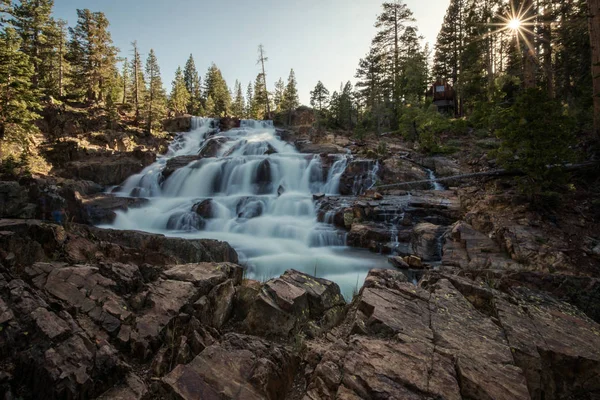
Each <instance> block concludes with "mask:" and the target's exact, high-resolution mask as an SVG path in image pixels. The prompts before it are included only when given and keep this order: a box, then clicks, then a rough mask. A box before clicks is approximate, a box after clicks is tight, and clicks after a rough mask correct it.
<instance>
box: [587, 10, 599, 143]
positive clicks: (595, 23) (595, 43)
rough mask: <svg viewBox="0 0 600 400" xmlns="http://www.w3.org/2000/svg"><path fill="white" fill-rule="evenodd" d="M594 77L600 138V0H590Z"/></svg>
mask: <svg viewBox="0 0 600 400" xmlns="http://www.w3.org/2000/svg"><path fill="white" fill-rule="evenodd" d="M588 7H589V18H590V46H591V47H592V79H593V94H594V133H595V134H596V137H597V138H598V140H600V0H588Z"/></svg>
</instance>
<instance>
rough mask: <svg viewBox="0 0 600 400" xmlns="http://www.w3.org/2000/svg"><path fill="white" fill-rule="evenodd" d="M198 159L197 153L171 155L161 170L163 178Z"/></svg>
mask: <svg viewBox="0 0 600 400" xmlns="http://www.w3.org/2000/svg"><path fill="white" fill-rule="evenodd" d="M199 159H201V157H200V156H199V155H191V156H179V157H173V158H171V159H169V161H167V164H166V165H165V168H164V169H163V170H162V176H163V178H164V179H167V178H169V177H170V176H171V175H173V173H174V172H175V171H177V170H178V169H181V168H183V167H187V166H188V165H190V164H191V163H193V162H194V161H198V160H199Z"/></svg>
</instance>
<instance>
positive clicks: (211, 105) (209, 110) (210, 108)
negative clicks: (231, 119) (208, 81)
mask: <svg viewBox="0 0 600 400" xmlns="http://www.w3.org/2000/svg"><path fill="white" fill-rule="evenodd" d="M215 107H216V106H215V101H214V100H213V98H212V96H211V95H210V94H209V95H208V97H207V98H206V105H205V106H204V110H205V112H206V115H207V116H209V117H216V116H218V113H217V111H216V110H215Z"/></svg>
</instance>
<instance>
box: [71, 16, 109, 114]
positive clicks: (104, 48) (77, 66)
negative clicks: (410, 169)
mask: <svg viewBox="0 0 600 400" xmlns="http://www.w3.org/2000/svg"><path fill="white" fill-rule="evenodd" d="M77 16H78V19H77V25H76V26H75V28H70V29H69V31H70V33H71V42H70V43H69V58H70V61H71V65H72V67H73V68H72V71H71V72H72V74H71V80H72V85H73V86H72V88H71V89H72V91H78V89H79V88H85V98H86V100H87V101H88V102H89V103H92V102H98V101H103V99H104V95H105V94H106V91H107V90H108V85H107V82H108V81H110V80H111V79H112V77H113V76H114V71H115V69H116V54H117V48H116V47H114V46H113V44H112V39H111V37H110V33H109V32H108V25H109V23H108V20H107V19H106V16H105V15H104V13H101V12H94V13H93V12H91V11H90V10H88V9H85V10H77Z"/></svg>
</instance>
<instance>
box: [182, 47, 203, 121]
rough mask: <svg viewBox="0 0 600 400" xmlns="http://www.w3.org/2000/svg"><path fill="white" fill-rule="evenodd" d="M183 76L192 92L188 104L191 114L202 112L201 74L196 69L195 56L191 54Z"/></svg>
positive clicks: (187, 87) (188, 89)
mask: <svg viewBox="0 0 600 400" xmlns="http://www.w3.org/2000/svg"><path fill="white" fill-rule="evenodd" d="M183 77H184V80H185V87H186V89H187V91H188V93H189V94H190V101H189V104H188V113H189V114H191V115H201V114H202V90H201V85H200V75H199V74H198V70H197V69H196V64H195V62H194V57H193V56H192V55H191V54H190V57H189V58H188V60H187V62H186V63H185V68H184V70H183Z"/></svg>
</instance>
